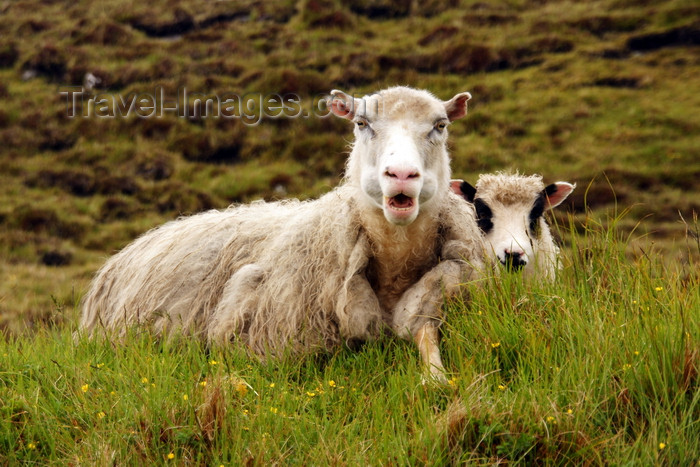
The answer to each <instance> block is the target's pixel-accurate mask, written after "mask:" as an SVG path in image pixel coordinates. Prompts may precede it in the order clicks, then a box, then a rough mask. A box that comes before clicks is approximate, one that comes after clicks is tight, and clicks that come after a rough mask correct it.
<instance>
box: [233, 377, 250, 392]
mask: <svg viewBox="0 0 700 467" xmlns="http://www.w3.org/2000/svg"><path fill="white" fill-rule="evenodd" d="M235 388H236V392H238V394H239V395H240V396H245V395H246V394H248V386H247V385H246V384H245V383H244V382H243V380H238V381H237V382H236V385H235Z"/></svg>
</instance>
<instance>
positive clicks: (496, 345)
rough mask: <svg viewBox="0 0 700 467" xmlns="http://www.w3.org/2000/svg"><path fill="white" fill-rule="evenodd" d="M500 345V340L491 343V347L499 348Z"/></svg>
mask: <svg viewBox="0 0 700 467" xmlns="http://www.w3.org/2000/svg"><path fill="white" fill-rule="evenodd" d="M500 346H501V343H500V342H492V343H491V348H492V349H497V348H498V347H500Z"/></svg>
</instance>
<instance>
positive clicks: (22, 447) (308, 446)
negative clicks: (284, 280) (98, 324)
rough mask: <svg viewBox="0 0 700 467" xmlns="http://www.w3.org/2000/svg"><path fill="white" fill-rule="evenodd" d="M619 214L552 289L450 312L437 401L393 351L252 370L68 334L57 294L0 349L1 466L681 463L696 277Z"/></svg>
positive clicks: (139, 340)
mask: <svg viewBox="0 0 700 467" xmlns="http://www.w3.org/2000/svg"><path fill="white" fill-rule="evenodd" d="M621 219H622V218H621V217H620V218H615V219H611V220H610V223H611V224H612V227H602V226H600V225H596V223H595V222H592V223H590V224H589V225H588V226H586V228H585V230H583V231H582V232H581V233H574V234H572V235H571V237H570V238H571V239H572V244H571V245H570V246H569V247H568V248H567V249H566V250H565V251H564V254H563V260H564V268H563V270H562V272H561V274H560V275H559V278H558V279H557V281H556V282H555V283H553V284H534V283H524V282H523V280H522V277H520V276H519V275H507V274H505V275H501V276H497V277H492V278H489V279H487V280H486V281H485V282H484V283H483V284H481V286H480V287H477V288H474V287H465V295H464V297H462V298H460V299H457V300H454V301H453V302H451V303H449V304H447V305H446V308H445V323H444V326H443V340H442V344H441V347H442V353H443V355H444V360H445V363H446V367H447V369H448V371H449V373H450V374H449V377H450V380H449V383H448V384H447V385H446V386H445V387H439V386H434V385H431V384H423V380H422V376H421V369H420V367H419V357H418V355H417V352H416V349H415V348H414V346H413V345H412V344H411V343H409V342H405V341H401V340H399V339H396V338H391V337H387V338H384V339H382V340H380V341H377V342H370V343H367V344H366V345H365V346H364V347H363V348H362V349H361V350H360V351H356V352H353V351H350V350H348V349H341V350H339V351H338V352H337V353H334V354H320V355H311V356H307V357H303V358H292V357H287V358H284V359H282V360H281V361H268V362H260V361H258V360H255V359H251V358H250V357H249V356H247V355H246V352H245V351H244V350H243V349H240V348H238V347H236V346H233V347H226V348H210V349H208V348H206V347H204V346H202V345H201V344H200V343H199V342H197V341H193V340H186V339H173V340H170V341H164V340H161V339H158V338H155V337H154V336H152V335H150V334H149V333H148V332H146V331H143V330H133V332H132V333H131V334H130V335H128V336H127V337H126V338H125V340H124V341H119V342H117V341H109V340H97V341H93V340H89V339H86V338H84V337H82V336H80V335H79V333H78V334H76V335H75V337H74V335H73V331H74V325H73V324H72V323H74V322H75V321H74V320H73V319H70V318H66V317H65V316H63V315H70V314H71V313H74V310H72V309H71V307H70V306H65V305H64V304H63V303H61V301H60V300H56V301H55V303H54V307H55V310H54V313H53V315H52V316H53V318H52V319H51V320H49V321H48V322H47V323H46V324H45V325H43V326H41V327H40V328H39V329H37V330H36V332H35V334H34V335H33V336H31V337H15V338H8V339H5V340H3V341H2V342H1V343H0V388H2V393H3V397H2V399H1V400H0V414H2V417H1V418H0V420H1V421H0V446H1V448H0V453H2V454H0V461H2V463H6V464H15V463H38V464H44V465H45V464H60V465H63V464H69V463H72V464H97V465H106V464H113V463H116V464H143V463H148V464H165V463H174V464H180V465H181V464H207V465H220V464H223V465H240V464H244V463H245V464H252V465H269V464H280V463H281V464H291V465H306V464H323V463H329V462H332V463H338V464H343V465H358V464H363V465H365V464H370V465H383V464H401V465H405V464H427V465H450V464H459V463H463V462H468V463H474V464H493V463H513V464H532V463H542V464H552V465H564V464H589V465H590V464H592V465H602V464H605V465H607V464H634V465H639V464H641V465H650V464H661V465H695V463H697V462H698V461H700V437H699V436H698V433H700V391H698V383H699V380H698V369H699V368H700V345H698V343H699V342H700V321H699V320H698V310H700V277H699V276H698V269H697V265H695V264H691V265H688V266H687V267H679V268H671V267H669V266H667V265H666V264H665V263H664V262H663V261H661V259H660V258H659V257H658V256H657V255H655V254H653V253H652V254H649V255H643V256H641V257H640V258H638V259H637V260H636V261H634V262H631V261H630V260H629V259H628V258H627V256H626V254H625V250H626V249H627V248H628V247H629V245H628V243H627V242H628V241H629V239H630V237H629V236H628V235H626V234H624V233H622V232H620V231H619V230H618V229H617V228H616V227H615V225H617V224H619V222H620V220H621ZM566 229H568V227H566V228H564V230H566ZM690 247H693V248H697V245H690ZM467 294H468V295H469V298H467ZM52 323H54V324H52Z"/></svg>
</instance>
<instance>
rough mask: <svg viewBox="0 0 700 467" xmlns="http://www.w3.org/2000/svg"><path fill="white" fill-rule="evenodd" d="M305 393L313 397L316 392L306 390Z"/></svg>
mask: <svg viewBox="0 0 700 467" xmlns="http://www.w3.org/2000/svg"><path fill="white" fill-rule="evenodd" d="M306 395H307V396H309V397H314V396H315V395H316V393H315V392H309V391H306Z"/></svg>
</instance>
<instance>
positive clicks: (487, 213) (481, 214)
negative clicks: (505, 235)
mask: <svg viewBox="0 0 700 467" xmlns="http://www.w3.org/2000/svg"><path fill="white" fill-rule="evenodd" d="M474 208H475V209H476V223H477V225H478V226H479V228H480V229H481V230H482V232H484V233H489V232H490V231H491V229H493V221H492V220H491V219H492V218H493V212H491V208H490V207H489V206H488V204H486V203H484V202H483V201H482V200H481V198H477V199H475V200H474Z"/></svg>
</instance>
